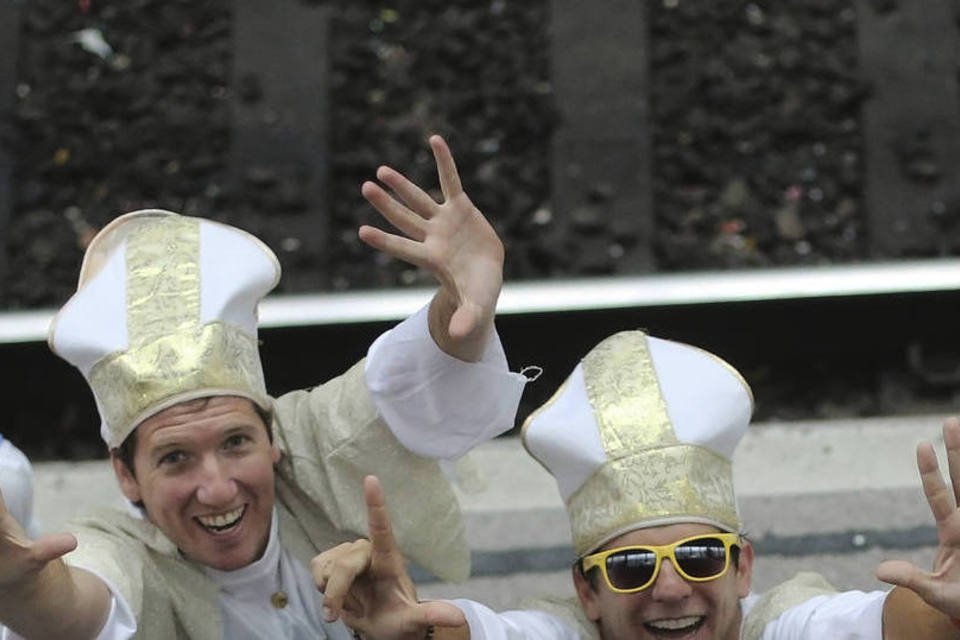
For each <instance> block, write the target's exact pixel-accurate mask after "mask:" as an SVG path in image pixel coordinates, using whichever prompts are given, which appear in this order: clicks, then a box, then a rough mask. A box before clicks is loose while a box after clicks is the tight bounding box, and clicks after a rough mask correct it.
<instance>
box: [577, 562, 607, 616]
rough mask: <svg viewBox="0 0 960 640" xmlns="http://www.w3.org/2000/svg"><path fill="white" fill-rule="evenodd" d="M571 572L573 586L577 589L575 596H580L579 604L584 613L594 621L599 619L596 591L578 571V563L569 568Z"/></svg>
mask: <svg viewBox="0 0 960 640" xmlns="http://www.w3.org/2000/svg"><path fill="white" fill-rule="evenodd" d="M570 571H571V573H573V586H574V588H575V589H576V590H577V597H578V598H580V605H581V606H582V607H583V611H584V613H586V614H587V617H588V618H590V619H591V620H593V621H594V622H596V621H598V620H599V619H600V605H599V603H598V602H597V592H596V591H594V590H593V585H591V584H590V580H588V579H587V577H586V576H584V575H583V572H582V571H580V563H579V562H578V563H576V564H574V565H573V567H571V569H570Z"/></svg>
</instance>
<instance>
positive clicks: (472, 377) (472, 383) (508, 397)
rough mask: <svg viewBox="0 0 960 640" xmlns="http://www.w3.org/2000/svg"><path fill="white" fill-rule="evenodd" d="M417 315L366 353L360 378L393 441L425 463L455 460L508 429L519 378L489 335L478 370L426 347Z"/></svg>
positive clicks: (424, 327) (422, 320)
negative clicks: (424, 459) (439, 459)
mask: <svg viewBox="0 0 960 640" xmlns="http://www.w3.org/2000/svg"><path fill="white" fill-rule="evenodd" d="M428 310H429V305H427V306H425V307H423V308H421V309H420V310H419V311H418V312H417V313H415V314H413V315H412V316H410V317H409V318H407V319H406V320H404V321H403V322H401V323H400V324H398V325H397V326H396V327H394V328H393V329H391V330H389V331H387V332H386V333H384V334H383V335H381V336H380V337H379V338H377V339H376V340H375V341H374V343H373V344H372V345H371V346H370V349H369V351H368V352H367V360H366V364H365V369H364V372H365V374H366V380H367V387H368V388H369V390H370V394H371V395H372V396H373V401H374V404H375V405H376V407H377V409H378V410H379V412H380V415H381V416H383V419H384V421H385V422H386V423H387V425H388V426H389V427H390V430H391V431H393V434H394V435H395V436H396V437H397V439H398V440H399V441H400V442H401V443H402V444H403V445H404V446H405V447H406V448H407V449H409V450H410V451H413V452H414V453H416V454H419V455H422V456H427V457H431V458H444V459H450V458H457V457H460V456H462V455H463V454H464V453H466V452H467V451H469V450H470V449H471V448H473V447H474V446H476V445H477V444H479V443H481V442H484V441H486V440H489V439H490V438H493V437H494V436H496V435H499V434H501V433H503V432H504V431H506V430H508V429H510V428H511V427H513V424H514V419H515V416H516V413H517V407H518V405H519V403H520V396H521V395H522V393H523V388H524V385H526V383H527V378H526V377H525V376H523V375H522V374H519V373H512V372H510V370H509V369H508V368H507V358H506V355H505V354H504V352H503V345H501V344H500V337H499V336H498V335H497V334H496V331H494V332H493V335H492V336H490V339H489V340H488V341H487V346H486V349H485V350H484V353H483V356H482V358H481V359H480V361H479V362H464V361H462V360H459V359H457V358H454V357H453V356H450V355H448V354H446V353H444V351H443V350H442V349H440V347H438V346H437V344H436V343H435V342H434V341H433V338H432V337H431V336H430V329H429V326H428V324H427V314H428Z"/></svg>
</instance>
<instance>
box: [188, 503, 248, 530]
mask: <svg viewBox="0 0 960 640" xmlns="http://www.w3.org/2000/svg"><path fill="white" fill-rule="evenodd" d="M243 509H244V508H243V507H237V508H236V509H234V510H233V511H228V512H227V513H221V514H219V515H215V516H197V520H199V521H200V524H202V525H203V526H205V527H209V528H211V529H220V530H222V529H228V528H230V527H232V526H233V525H235V524H236V523H237V521H238V520H240V516H242V515H243Z"/></svg>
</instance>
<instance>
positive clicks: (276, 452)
mask: <svg viewBox="0 0 960 640" xmlns="http://www.w3.org/2000/svg"><path fill="white" fill-rule="evenodd" d="M282 457H283V453H282V452H281V451H280V447H278V446H277V445H275V444H272V445H270V458H271V459H272V460H273V464H277V463H278V462H280V458H282Z"/></svg>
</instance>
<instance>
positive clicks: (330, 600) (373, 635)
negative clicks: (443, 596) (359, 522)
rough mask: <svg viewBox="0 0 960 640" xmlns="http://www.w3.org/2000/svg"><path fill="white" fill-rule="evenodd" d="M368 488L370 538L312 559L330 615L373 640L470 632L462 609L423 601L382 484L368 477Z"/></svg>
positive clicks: (417, 639)
mask: <svg viewBox="0 0 960 640" xmlns="http://www.w3.org/2000/svg"><path fill="white" fill-rule="evenodd" d="M363 489H364V498H365V500H366V503H367V518H368V527H369V533H370V540H357V541H356V542H351V543H345V544H342V545H339V546H337V547H334V548H333V549H330V550H328V551H325V552H324V553H321V554H320V555H318V556H316V557H315V558H314V559H313V560H312V561H311V563H310V564H311V567H310V568H311V571H312V572H313V578H314V581H315V582H316V584H317V588H318V589H320V591H322V592H323V593H324V615H325V617H326V619H327V620H328V621H333V620H336V619H337V618H340V619H342V620H343V622H344V623H345V624H346V625H347V626H349V627H350V628H352V629H355V630H356V631H359V632H361V633H362V634H363V636H364V638H366V639H367V640H423V638H425V637H427V636H428V629H430V628H431V627H437V628H438V629H439V628H462V629H463V630H464V634H465V633H466V626H465V625H466V619H465V618H464V615H463V612H462V611H460V609H458V608H457V607H455V606H453V605H452V604H450V603H446V602H441V601H435V602H417V591H416V587H415V586H414V584H413V581H412V580H411V579H410V576H409V574H408V573H407V571H406V562H405V560H404V558H403V556H402V554H401V553H400V549H399V548H398V547H397V543H396V540H395V539H394V537H393V530H392V529H391V526H390V517H389V515H388V513H387V506H386V501H385V499H384V495H383V489H382V488H381V487H380V482H379V481H378V480H377V478H376V477H374V476H367V477H366V478H365V479H364V485H363ZM463 637H468V636H467V635H463Z"/></svg>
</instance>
